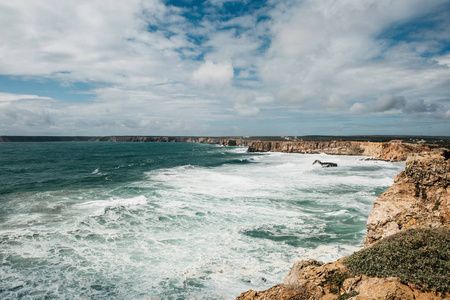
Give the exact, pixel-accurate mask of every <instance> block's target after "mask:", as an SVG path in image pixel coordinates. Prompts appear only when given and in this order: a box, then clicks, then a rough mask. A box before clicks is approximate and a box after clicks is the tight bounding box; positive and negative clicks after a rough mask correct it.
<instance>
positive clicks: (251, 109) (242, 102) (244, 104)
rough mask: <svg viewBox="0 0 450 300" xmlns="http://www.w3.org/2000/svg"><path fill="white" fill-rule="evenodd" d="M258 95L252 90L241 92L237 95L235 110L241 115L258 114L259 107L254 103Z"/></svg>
mask: <svg viewBox="0 0 450 300" xmlns="http://www.w3.org/2000/svg"><path fill="white" fill-rule="evenodd" d="M255 102H256V96H255V95H254V94H253V93H250V92H241V93H239V94H237V95H236V96H235V104H234V107H233V109H234V111H235V112H237V114H238V115H240V116H256V115H257V114H259V108H258V107H256V106H255V105H254V103H255Z"/></svg>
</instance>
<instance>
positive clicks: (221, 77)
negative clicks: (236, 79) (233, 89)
mask: <svg viewBox="0 0 450 300" xmlns="http://www.w3.org/2000/svg"><path fill="white" fill-rule="evenodd" d="M232 78H233V67H232V65H231V64H230V63H214V62H212V61H210V60H208V61H206V62H205V63H204V64H202V65H201V66H200V67H199V68H198V69H197V70H195V71H194V73H193V74H192V80H193V81H194V83H195V84H198V85H202V86H213V87H220V86H224V85H229V84H230V83H231V79H232Z"/></svg>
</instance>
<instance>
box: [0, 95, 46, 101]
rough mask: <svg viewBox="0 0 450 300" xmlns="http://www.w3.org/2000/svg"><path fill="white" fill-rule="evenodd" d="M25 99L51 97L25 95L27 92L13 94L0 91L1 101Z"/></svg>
mask: <svg viewBox="0 0 450 300" xmlns="http://www.w3.org/2000/svg"><path fill="white" fill-rule="evenodd" d="M23 99H45V100H50V99H51V98H50V97H40V96H37V95H25V94H11V93H0V102H11V101H18V100H23Z"/></svg>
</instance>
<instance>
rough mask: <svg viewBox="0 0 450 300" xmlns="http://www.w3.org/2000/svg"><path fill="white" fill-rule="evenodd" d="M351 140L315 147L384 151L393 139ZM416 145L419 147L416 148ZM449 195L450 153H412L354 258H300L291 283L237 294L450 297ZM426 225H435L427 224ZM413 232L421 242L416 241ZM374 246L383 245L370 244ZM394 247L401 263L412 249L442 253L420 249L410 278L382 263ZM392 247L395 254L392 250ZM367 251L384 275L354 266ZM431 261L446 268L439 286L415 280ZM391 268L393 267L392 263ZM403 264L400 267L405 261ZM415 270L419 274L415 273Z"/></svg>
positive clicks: (247, 297)
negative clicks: (441, 244)
mask: <svg viewBox="0 0 450 300" xmlns="http://www.w3.org/2000/svg"><path fill="white" fill-rule="evenodd" d="M344 145H345V144H342V143H334V144H333V143H331V144H321V143H319V144H316V145H315V147H314V148H312V151H316V150H317V151H322V150H323V149H325V150H326V151H328V150H330V151H332V152H333V154H337V153H339V154H349V151H347V150H344V149H355V151H356V152H358V153H359V155H362V153H367V152H363V151H369V150H367V149H368V148H370V149H371V150H370V151H372V150H374V151H378V150H377V149H382V151H384V149H385V147H386V146H385V145H366V144H363V145H359V144H355V143H350V144H347V147H346V148H345V147H344ZM372 146H374V147H372ZM250 147H253V149H262V150H267V151H273V149H278V150H283V152H289V151H292V152H295V151H300V150H302V149H305V144H298V143H297V144H290V145H277V144H267V143H263V144H259V143H258V144H252V145H250ZM365 147H367V148H365ZM293 149H294V150H293ZM393 149H398V148H393ZM408 149H410V148H408ZM302 151H303V150H302ZM342 151H345V153H342ZM352 151H353V150H352ZM412 151H416V150H414V149H412ZM323 152H325V151H323ZM299 153H303V152H299ZM308 153H315V152H308ZM325 153H327V152H325ZM374 153H375V152H374ZM378 153H379V154H377V155H375V156H377V157H384V158H387V157H389V158H394V157H403V154H402V155H401V156H396V155H393V156H390V155H388V156H380V154H381V153H382V152H378ZM449 201H450V153H449V152H448V151H446V150H442V151H440V152H438V151H434V152H422V153H419V154H412V155H410V156H409V157H408V159H407V160H406V168H405V170H404V171H402V172H401V173H400V174H399V175H397V176H396V178H395V182H394V184H393V185H392V186H391V187H390V188H389V189H388V190H387V191H386V192H384V193H383V194H382V195H380V197H379V198H378V199H377V200H376V201H375V203H374V207H373V210H372V212H371V213H370V215H369V218H368V220H367V237H366V238H365V240H364V245H365V249H363V250H361V251H359V252H356V253H354V254H353V255H352V256H350V259H349V258H348V257H345V258H341V259H339V260H338V261H335V262H332V263H326V264H324V263H322V262H318V261H315V260H309V261H299V262H297V263H295V264H294V266H293V267H292V268H291V270H290V271H289V273H288V274H287V275H286V277H285V278H284V281H283V283H280V284H278V285H276V286H274V287H272V288H270V289H268V290H265V291H253V290H250V291H247V292H244V293H242V294H241V295H240V296H238V297H237V298H236V299H237V300H256V299H261V300H262V299H266V300H269V299H323V300H325V299H355V300H360V299H450V293H449V292H450V290H448V289H449V286H450V282H449V277H448V274H450V269H449V268H448V266H449V263H448V261H449V255H450V253H449V247H448V239H449V233H450V230H449V228H450V206H449ZM424 228H426V229H424ZM435 229H437V230H441V229H442V230H444V231H441V232H439V234H440V235H441V238H432V237H431V236H432V234H434V231H432V230H435ZM423 230H430V231H429V232H423ZM417 236H419V238H417ZM442 236H443V237H444V238H442ZM420 238H421V239H420ZM401 239H404V240H401ZM408 239H409V240H408ZM411 239H412V240H413V242H411V241H410V240H411ZM433 239H434V240H433ZM429 240H430V241H429ZM431 240H433V241H431ZM440 240H444V246H446V245H447V246H446V247H447V248H445V247H444V248H442V247H438V248H436V246H435V245H434V244H432V243H431V242H439V241H440ZM399 241H400V242H399ZM428 242H430V245H428V244H427V243H428ZM441 242H442V241H441ZM402 245H405V247H410V248H406V250H405V249H397V248H401V247H402ZM374 247H378V248H379V249H378V248H374ZM396 247H397V248H396ZM373 249H375V251H371V252H370V250H373ZM383 249H384V250H383ZM386 249H388V252H387V253H388V257H387V258H386V257H385V259H387V260H388V261H390V260H392V261H394V260H395V259H394V256H395V255H397V256H400V258H399V261H400V264H402V263H403V259H404V260H405V262H404V264H407V262H406V261H407V256H408V255H409V254H411V255H419V257H422V256H424V257H428V256H430V257H431V259H435V258H436V257H437V258H438V259H437V261H436V260H433V261H432V263H423V264H424V265H417V264H419V262H416V259H415V258H414V257H413V259H412V261H413V265H412V266H410V265H408V266H407V271H406V272H405V273H407V274H406V275H405V276H406V279H405V278H399V277H398V276H399V275H395V274H396V273H395V271H396V270H394V271H393V275H395V276H393V275H389V274H390V273H389V271H386V272H384V271H385V270H383V268H385V266H384V265H383V264H382V263H381V261H382V259H381V257H379V255H381V254H380V253H382V251H386ZM363 251H365V252H363ZM389 251H391V252H392V253H394V254H395V255H394V254H392V255H393V256H392V258H391V257H390V255H391V254H390V253H391V252H389ZM402 251H403V252H402ZM417 251H419V252H418V254H417V253H416V252H417ZM397 252H398V253H397ZM399 253H400V254H399ZM401 253H403V254H401ZM358 255H359V258H354V257H358ZM427 255H428V256H427ZM403 256H404V257H403ZM361 257H364V260H365V261H363V265H364V264H365V262H367V261H371V262H373V264H374V265H375V266H376V267H377V268H379V269H381V271H383V272H382V274H384V275H383V276H367V275H364V274H363V273H364V272H362V273H358V274H356V273H355V271H353V272H352V271H351V268H350V267H349V266H350V265H351V263H350V262H351V261H353V262H354V261H355V260H357V259H361ZM377 261H379V263H377ZM393 263H394V262H393ZM440 263H441V264H440ZM442 263H444V265H442ZM414 264H416V265H414ZM425 267H430V268H432V269H431V270H432V272H436V273H439V272H440V273H439V274H433V276H434V275H436V276H437V277H436V278H438V279H436V281H438V280H442V281H443V282H436V285H435V286H437V287H438V288H436V287H434V288H431V287H433V284H424V285H422V284H421V282H420V280H419V281H418V282H419V283H417V280H416V282H415V283H414V280H415V279H417V278H419V277H420V276H418V275H417V274H415V272H416V271H417V270H421V269H425ZM408 268H409V269H408ZM433 268H434V269H433ZM385 269H386V270H387V269H388V268H387V267H386V268H385ZM395 269H400V268H399V266H397V267H395ZM417 272H418V271H417ZM408 276H409V277H408ZM408 278H411V280H409V279H408ZM439 278H440V279H439ZM419 279H420V278H419ZM442 286H444V288H442ZM439 289H441V290H439ZM442 289H443V290H442Z"/></svg>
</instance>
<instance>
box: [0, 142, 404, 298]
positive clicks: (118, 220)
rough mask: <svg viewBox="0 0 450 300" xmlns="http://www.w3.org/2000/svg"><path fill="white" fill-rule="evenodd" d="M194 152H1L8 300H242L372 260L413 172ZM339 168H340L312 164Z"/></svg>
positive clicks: (380, 165) (61, 147)
mask: <svg viewBox="0 0 450 300" xmlns="http://www.w3.org/2000/svg"><path fill="white" fill-rule="evenodd" d="M245 151H246V149H245V148H240V147H219V146H216V145H206V144H195V143H173V144H172V143H87V142H86V143H0V263H1V266H0V299H233V298H234V297H236V296H237V295H239V294H240V293H241V292H243V291H246V290H248V289H254V290H262V289H266V288H268V287H270V286H272V285H274V284H276V283H279V282H281V281H282V280H283V277H284V275H286V273H287V271H288V270H289V268H290V267H291V265H292V264H293V263H294V262H295V261H297V260H299V259H308V258H314V259H318V260H323V261H331V260H334V259H337V258H339V257H341V256H343V255H348V254H350V253H352V252H353V251H355V250H357V249H359V248H360V247H362V239H363V237H364V236H365V222H366V219H367V215H368V214H369V212H370V210H371V209H372V205H373V201H374V200H375V199H376V197H377V196H378V195H379V194H381V193H382V192H383V191H384V190H385V189H387V187H389V186H390V185H391V184H392V183H393V179H394V176H395V175H396V174H397V173H399V172H400V171H401V170H402V169H403V168H404V164H403V163H388V162H377V161H362V160H361V157H346V156H328V155H324V154H322V155H300V154H282V153H266V154H262V153H246V152H245ZM315 159H320V160H323V161H333V162H337V163H338V164H339V167H338V168H321V167H320V166H317V165H314V166H313V165H312V162H313V161H314V160H315Z"/></svg>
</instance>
